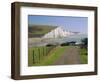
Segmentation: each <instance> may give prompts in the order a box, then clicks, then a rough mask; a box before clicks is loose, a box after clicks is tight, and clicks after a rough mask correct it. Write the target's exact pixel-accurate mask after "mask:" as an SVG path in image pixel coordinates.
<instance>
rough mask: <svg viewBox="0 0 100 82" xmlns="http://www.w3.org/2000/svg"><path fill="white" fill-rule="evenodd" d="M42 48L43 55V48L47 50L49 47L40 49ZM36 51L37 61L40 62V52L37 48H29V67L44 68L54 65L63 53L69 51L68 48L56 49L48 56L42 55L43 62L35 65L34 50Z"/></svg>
mask: <svg viewBox="0 0 100 82" xmlns="http://www.w3.org/2000/svg"><path fill="white" fill-rule="evenodd" d="M39 48H41V53H43V50H42V48H44V49H46V48H47V47H39ZM33 49H35V54H36V57H35V59H36V60H38V51H37V48H29V54H28V55H29V58H28V65H29V66H43V65H52V64H53V63H54V62H55V61H56V60H57V59H58V58H59V57H60V56H61V55H62V54H63V52H64V51H65V50H66V49H67V46H64V47H61V46H59V47H56V48H54V49H53V50H51V51H50V52H49V53H48V55H45V56H43V54H41V57H42V58H41V60H40V61H39V63H35V64H33V62H32V50H33ZM47 50H49V49H47Z"/></svg>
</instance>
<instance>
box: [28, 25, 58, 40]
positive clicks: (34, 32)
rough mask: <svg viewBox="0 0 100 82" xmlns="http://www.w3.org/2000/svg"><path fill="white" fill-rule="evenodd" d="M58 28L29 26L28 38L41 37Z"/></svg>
mask: <svg viewBox="0 0 100 82" xmlns="http://www.w3.org/2000/svg"><path fill="white" fill-rule="evenodd" d="M56 27H57V26H52V25H51V26H49V25H31V26H28V37H29V38H32V37H40V36H43V35H44V34H46V33H48V32H50V31H51V30H53V29H55V28H56Z"/></svg>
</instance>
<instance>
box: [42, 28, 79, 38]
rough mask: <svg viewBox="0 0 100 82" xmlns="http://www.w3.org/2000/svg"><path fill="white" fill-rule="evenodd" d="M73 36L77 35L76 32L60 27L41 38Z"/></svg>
mask: <svg viewBox="0 0 100 82" xmlns="http://www.w3.org/2000/svg"><path fill="white" fill-rule="evenodd" d="M75 34H78V32H71V31H68V30H65V29H63V28H61V27H57V28H55V29H54V30H51V31H50V32H49V33H47V34H45V35H44V36H43V37H42V38H61V37H68V36H71V35H75Z"/></svg>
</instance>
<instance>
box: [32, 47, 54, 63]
mask: <svg viewBox="0 0 100 82" xmlns="http://www.w3.org/2000/svg"><path fill="white" fill-rule="evenodd" d="M55 47H56V46H49V47H48V46H45V47H36V48H34V49H33V50H32V52H33V53H32V62H33V64H36V63H40V62H41V61H42V60H43V59H44V58H46V56H47V55H49V52H50V51H51V50H53V49H54V48H55Z"/></svg>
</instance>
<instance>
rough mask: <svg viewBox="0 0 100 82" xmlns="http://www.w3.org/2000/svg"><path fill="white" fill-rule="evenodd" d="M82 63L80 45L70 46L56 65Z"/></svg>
mask: <svg viewBox="0 0 100 82" xmlns="http://www.w3.org/2000/svg"><path fill="white" fill-rule="evenodd" d="M66 64H81V60H80V55H79V48H78V46H70V47H69V48H68V49H66V50H65V52H64V53H63V55H61V56H60V58H59V59H58V60H57V61H55V62H54V65H66Z"/></svg>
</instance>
